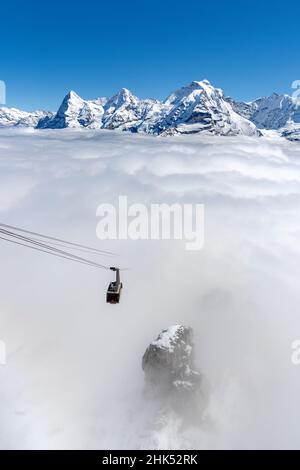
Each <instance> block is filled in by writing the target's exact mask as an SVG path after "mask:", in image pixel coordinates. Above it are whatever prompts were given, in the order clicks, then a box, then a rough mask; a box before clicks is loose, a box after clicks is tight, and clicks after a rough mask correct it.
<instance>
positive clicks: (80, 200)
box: [0, 130, 300, 448]
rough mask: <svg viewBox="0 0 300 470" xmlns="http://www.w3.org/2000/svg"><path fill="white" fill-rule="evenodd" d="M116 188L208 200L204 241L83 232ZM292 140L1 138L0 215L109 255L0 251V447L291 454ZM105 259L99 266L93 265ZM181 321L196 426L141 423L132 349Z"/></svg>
mask: <svg viewBox="0 0 300 470" xmlns="http://www.w3.org/2000/svg"><path fill="white" fill-rule="evenodd" d="M119 195H127V196H128V198H129V201H132V202H133V203H134V202H141V203H144V204H150V203H161V202H169V203H174V202H182V203H191V202H193V203H199V204H202V203H203V204H205V246H204V249H203V250H202V251H200V252H191V253H189V252H187V251H185V249H184V241H183V242H180V241H174V242H168V241H160V242H157V241H140V242H139V241H137V242H133V241H130V240H128V241H126V240H125V241H108V242H100V241H98V240H97V238H96V225H97V218H96V209H97V206H98V205H99V204H100V203H103V202H109V203H116V202H117V199H118V196H119ZM299 207H300V164H299V146H298V145H297V144H293V143H290V142H287V141H285V140H280V139H276V138H265V139H255V138H246V137H244V138H242V137H238V138H237V137H235V138H222V137H203V136H202V137H201V136H187V137H184V136H178V137H171V138H155V137H151V136H141V135H137V136H136V135H131V134H130V135H126V134H122V133H117V132H110V131H84V132H81V131H76V130H74V131H68V130H64V131H32V130H27V131H25V130H23V131H21V130H19V131H16V130H11V131H8V130H6V131H1V133H0V220H1V222H4V223H10V224H12V225H19V226H23V227H28V228H29V229H31V228H32V229H34V230H36V231H40V232H42V233H49V234H53V235H54V236H56V235H57V236H60V237H64V238H66V239H68V240H75V241H79V242H83V243H88V244H92V245H97V246H98V247H99V248H103V249H106V250H112V251H114V252H117V253H119V256H118V257H117V258H116V260H115V259H114V260H113V263H114V264H120V265H122V266H126V267H127V266H128V267H130V268H131V270H128V271H126V272H124V275H123V277H124V296H123V299H122V303H121V304H120V305H119V306H116V307H114V306H107V305H106V304H105V295H104V294H105V289H106V287H107V284H108V282H109V281H110V274H109V273H107V272H105V271H97V270H95V271H94V270H93V269H91V268H88V267H85V266H81V265H73V264H72V263H68V262H67V261H65V262H64V261H61V260H57V259H55V258H53V259H52V258H51V257H49V256H48V257H47V256H44V255H43V254H37V253H34V252H31V251H29V250H27V251H26V250H25V249H22V248H19V247H15V246H9V245H8V244H4V242H3V243H1V244H0V256H1V269H0V286H1V287H0V338H1V339H3V340H4V341H5V342H6V344H7V350H8V351H7V353H8V363H7V365H6V366H5V367H3V366H0V380H1V383H2V384H3V385H2V386H1V392H0V397H1V402H0V422H1V425H0V446H1V448H64V447H68V448H128V447H131V448H132V447H133V448H138V447H151V446H152V447H155V446H158V447H170V448H180V447H183V448H186V447H192V448H193V447H194V448H253V447H255V448H260V447H262V448H263V447H270V448H278V447H280V448H284V447H287V448H288V447H298V438H297V433H298V430H297V423H298V420H299V418H300V416H299V415H300V411H299V407H298V397H299V392H300V369H298V368H297V367H296V366H293V365H292V364H291V360H290V356H291V342H292V341H293V340H295V339H298V338H300V319H299V313H298V312H299V300H300V299H299V297H300V290H299V285H298V284H299V278H300V263H299V261H300V260H299V258H300V249H299V240H298V238H299V233H300V219H299V213H298V211H299ZM103 261H104V262H105V263H106V262H107V263H108V264H110V263H111V260H110V259H108V260H106V259H105V260H103V259H102V258H101V261H100V262H103ZM178 323H183V324H188V325H190V326H192V327H193V328H194V332H195V343H196V348H197V365H198V367H199V368H200V369H201V370H202V371H203V373H204V374H205V375H206V376H207V378H208V380H209V382H210V384H211V399H210V403H209V405H208V408H207V410H206V417H205V419H204V420H203V423H199V426H198V427H197V428H196V429H192V430H191V429H187V430H186V431H184V432H182V430H180V429H179V428H180V423H178V422H176V419H175V418H174V420H169V421H168V423H166V424H165V426H164V427H163V428H162V429H161V430H160V431H155V432H154V431H153V430H152V431H151V430H150V428H149V423H150V422H151V419H152V415H153V413H154V411H153V408H152V404H151V403H145V401H144V398H143V393H142V390H143V373H142V369H141V358H142V354H143V352H144V350H145V349H146V347H147V345H148V344H149V342H150V341H152V340H153V339H154V338H155V337H156V336H157V334H158V333H159V332H160V330H161V329H162V328H164V327H166V326H169V325H170V324H178Z"/></svg>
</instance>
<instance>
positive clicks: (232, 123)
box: [0, 80, 300, 140]
mask: <svg viewBox="0 0 300 470" xmlns="http://www.w3.org/2000/svg"><path fill="white" fill-rule="evenodd" d="M299 124H300V107H299V102H298V101H297V100H296V99H295V98H293V97H291V96H288V95H278V94H276V93H273V94H272V95H271V96H269V97H264V98H259V99H257V100H255V101H252V102H249V103H244V102H238V101H235V100H234V99H233V98H228V97H227V98H225V97H224V94H223V91H222V90H221V89H219V88H215V87H214V86H212V85H211V84H210V83H209V81H208V80H203V81H193V82H192V83H190V84H189V85H187V86H184V87H182V88H179V89H177V90H175V91H174V92H173V93H171V94H170V95H169V96H168V97H167V98H166V99H165V100H164V101H163V102H161V101H158V100H154V99H139V98H138V97H137V96H135V95H133V94H132V93H131V92H130V91H129V90H128V89H127V88H122V89H121V90H120V91H119V92H118V93H116V94H115V95H114V96H112V98H97V99H95V100H85V99H83V98H81V97H80V96H79V95H78V94H77V93H75V92H74V91H70V92H69V93H68V94H67V95H66V96H65V98H64V99H63V101H62V103H61V105H60V107H59V109H58V111H57V113H55V114H52V113H49V112H44V111H36V112H32V113H28V112H26V111H20V110H18V109H14V108H11V109H10V108H0V127H15V126H19V127H21V126H23V127H37V128H40V129H63V128H67V127H68V128H88V129H110V130H113V129H119V130H121V131H130V132H140V133H147V134H155V135H174V134H196V133H203V132H204V133H209V134H214V135H233V136H234V135H246V136H259V135H262V134H263V132H262V131H266V130H278V131H279V132H280V135H282V136H284V137H287V138H294V137H292V136H296V139H295V140H298V138H297V136H298V130H297V129H298V127H299Z"/></svg>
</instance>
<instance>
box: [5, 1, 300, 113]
mask: <svg viewBox="0 0 300 470" xmlns="http://www.w3.org/2000/svg"><path fill="white" fill-rule="evenodd" d="M299 20H300V3H299V2H296V1H290V2H286V3H285V2H282V0H281V1H277V0H274V1H272V2H271V1H262V0H260V1H257V0H252V1H249V0H228V1H219V0H215V1H213V2H210V1H209V0H206V1H203V0H198V1H194V0H192V1H188V0H187V1H185V2H184V1H182V0H181V1H177V0H172V1H171V0H161V1H158V0H152V1H144V2H143V1H141V0H139V1H137V0H127V1H122V2H121V1H118V0H114V1H108V0H106V1H101V0H100V1H91V0H85V1H82V2H80V3H79V2H78V3H76V2H71V1H66V0H61V1H57V0H51V2H41V1H39V2H36V1H20V0H15V1H14V2H10V3H9V2H5V3H4V2H3V3H2V4H1V42H0V54H1V56H0V57H1V62H0V80H5V82H6V85H7V105H8V106H15V107H20V108H23V109H28V110H30V109H35V108H44V109H50V110H55V109H56V108H57V107H58V105H59V104H60V102H61V100H62V98H63V96H64V95H65V94H66V92H67V91H68V90H70V89H74V90H75V91H76V92H77V93H79V94H80V95H81V96H82V97H84V98H95V97H97V96H110V95H112V94H113V93H115V92H116V91H117V90H118V89H119V88H121V87H126V88H129V89H130V90H131V91H133V92H134V93H135V94H136V95H138V96H140V97H153V98H159V99H162V98H164V97H165V96H166V95H167V94H169V93H170V92H171V91H173V90H174V89H176V88H178V87H180V86H182V85H185V84H187V83H189V82H191V81H192V80H201V79H203V78H207V79H209V80H210V81H211V82H212V83H213V84H214V85H216V86H219V87H221V88H223V89H224V90H225V92H226V94H228V95H232V96H234V97H235V98H238V99H244V100H250V99H253V98H256V97H258V96H261V95H267V94H270V93H272V92H273V91H277V92H284V93H291V92H292V90H291V83H292V81H294V80H297V79H300V39H299Z"/></svg>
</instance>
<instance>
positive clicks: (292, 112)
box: [226, 93, 300, 132]
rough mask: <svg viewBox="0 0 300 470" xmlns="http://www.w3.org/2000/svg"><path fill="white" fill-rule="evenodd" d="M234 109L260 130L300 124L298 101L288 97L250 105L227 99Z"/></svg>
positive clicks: (277, 97) (279, 97)
mask: <svg viewBox="0 0 300 470" xmlns="http://www.w3.org/2000/svg"><path fill="white" fill-rule="evenodd" d="M226 100H227V102H228V103H230V105H231V106H232V108H233V109H234V110H235V111H236V112H237V113H238V114H240V115H241V116H243V117H245V118H246V119H249V120H250V121H251V122H253V123H254V124H255V125H256V126H257V127H258V128H259V129H272V130H279V129H281V130H282V132H284V130H285V128H286V127H290V126H291V125H292V126H294V127H297V125H298V124H300V106H299V103H298V100H296V99H295V98H293V97H291V96H288V95H278V94H277V93H273V94H272V95H271V96H268V97H264V98H259V99H257V100H255V101H252V102H250V103H241V102H236V101H234V100H233V99H232V98H226Z"/></svg>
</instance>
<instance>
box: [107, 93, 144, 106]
mask: <svg viewBox="0 0 300 470" xmlns="http://www.w3.org/2000/svg"><path fill="white" fill-rule="evenodd" d="M138 101H139V99H138V98H137V97H136V96H134V95H133V94H132V93H131V91H130V90H128V89H127V88H121V90H120V91H118V93H116V94H115V95H114V96H113V97H112V98H111V99H110V100H108V101H107V103H106V108H111V107H114V108H116V109H117V108H120V107H121V106H123V105H130V104H131V105H132V104H137V103H138Z"/></svg>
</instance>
